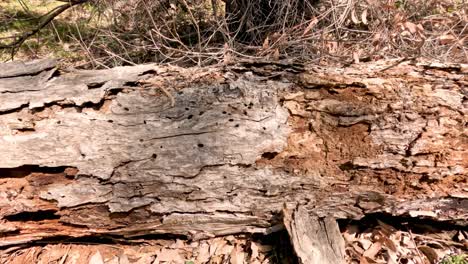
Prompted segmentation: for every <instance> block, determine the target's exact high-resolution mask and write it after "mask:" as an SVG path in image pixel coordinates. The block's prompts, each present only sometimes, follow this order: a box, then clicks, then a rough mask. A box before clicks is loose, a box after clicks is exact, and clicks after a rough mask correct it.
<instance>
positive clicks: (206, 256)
mask: <svg viewBox="0 0 468 264" xmlns="http://www.w3.org/2000/svg"><path fill="white" fill-rule="evenodd" d="M196 260H197V263H205V262H208V260H210V245H208V243H203V244H201V245H200V247H199V248H198V256H197V259H196Z"/></svg>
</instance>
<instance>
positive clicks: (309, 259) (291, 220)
mask: <svg viewBox="0 0 468 264" xmlns="http://www.w3.org/2000/svg"><path fill="white" fill-rule="evenodd" d="M284 213H285V218H284V225H285V227H286V229H287V230H288V233H289V236H290V237H291V243H292V245H293V247H294V251H295V252H296V254H297V257H298V260H299V263H302V264H314V263H317V264H319V263H320V264H344V263H346V262H345V241H344V239H343V237H342V236H341V233H340V227H339V226H338V223H337V222H336V220H335V219H333V218H332V217H325V218H319V217H316V216H311V215H310V214H309V212H308V211H307V210H306V209H305V208H304V207H303V206H298V207H297V208H295V209H293V210H287V209H286V210H284Z"/></svg>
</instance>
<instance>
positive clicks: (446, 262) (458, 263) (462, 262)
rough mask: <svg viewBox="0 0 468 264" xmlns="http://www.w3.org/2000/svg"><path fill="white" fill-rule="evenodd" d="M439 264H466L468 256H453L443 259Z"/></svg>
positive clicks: (467, 263)
mask: <svg viewBox="0 0 468 264" xmlns="http://www.w3.org/2000/svg"><path fill="white" fill-rule="evenodd" d="M440 264H468V255H466V254H461V255H454V256H449V257H445V258H444V259H443V260H442V262H440Z"/></svg>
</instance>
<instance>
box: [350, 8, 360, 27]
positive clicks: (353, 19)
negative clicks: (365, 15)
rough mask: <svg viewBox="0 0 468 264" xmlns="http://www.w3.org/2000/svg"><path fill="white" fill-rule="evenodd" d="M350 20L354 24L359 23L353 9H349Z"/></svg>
mask: <svg viewBox="0 0 468 264" xmlns="http://www.w3.org/2000/svg"><path fill="white" fill-rule="evenodd" d="M351 21H353V23H354V24H359V19H358V18H357V16H356V10H354V9H353V11H351Z"/></svg>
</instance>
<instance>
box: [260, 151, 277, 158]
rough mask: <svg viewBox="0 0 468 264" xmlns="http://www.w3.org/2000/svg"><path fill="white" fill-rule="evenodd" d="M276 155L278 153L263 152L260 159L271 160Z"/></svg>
mask: <svg viewBox="0 0 468 264" xmlns="http://www.w3.org/2000/svg"><path fill="white" fill-rule="evenodd" d="M276 155H278V152H265V153H263V154H262V158H264V159H268V160H272V159H274V158H275V157H276Z"/></svg>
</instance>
